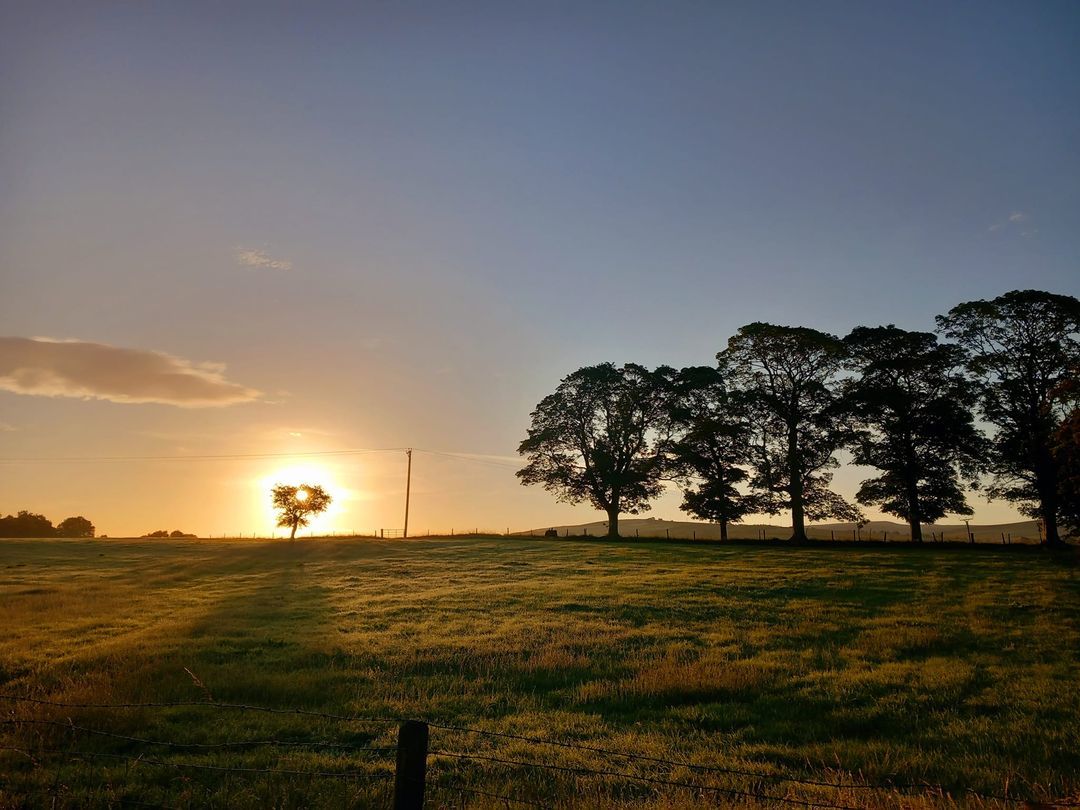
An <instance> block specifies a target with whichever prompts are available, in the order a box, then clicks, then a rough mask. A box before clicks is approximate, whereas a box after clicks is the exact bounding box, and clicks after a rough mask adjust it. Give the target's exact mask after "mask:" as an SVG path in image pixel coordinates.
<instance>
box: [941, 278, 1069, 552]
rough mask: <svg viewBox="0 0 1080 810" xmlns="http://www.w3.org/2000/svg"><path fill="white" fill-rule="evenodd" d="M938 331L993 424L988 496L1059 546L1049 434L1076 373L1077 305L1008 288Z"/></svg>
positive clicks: (1061, 417)
mask: <svg viewBox="0 0 1080 810" xmlns="http://www.w3.org/2000/svg"><path fill="white" fill-rule="evenodd" d="M937 321H938V329H939V331H940V332H942V333H943V334H945V335H946V336H947V337H949V338H951V339H953V340H955V341H956V342H957V343H958V344H959V345H960V346H962V347H963V348H964V349H965V350H967V352H968V355H969V356H968V363H967V365H968V369H969V370H970V371H971V373H972V374H973V375H974V376H975V377H976V378H977V379H978V380H979V381H980V383H981V395H980V397H979V408H980V412H981V414H982V416H983V418H984V419H986V421H987V422H989V423H990V424H991V425H993V426H994V428H995V432H994V435H993V436H992V437H991V442H992V443H991V452H990V454H989V467H990V471H991V472H993V473H994V476H995V480H994V483H993V486H992V487H991V488H990V493H991V495H993V496H995V497H1002V498H1005V499H1006V500H1009V501H1012V502H1013V503H1016V504H1017V505H1018V507H1019V508H1020V510H1021V511H1022V512H1024V513H1025V514H1028V515H1030V516H1032V517H1038V518H1041V520H1042V522H1043V525H1044V527H1045V532H1046V540H1047V542H1048V543H1052V544H1053V543H1058V542H1060V540H1061V536H1060V532H1059V528H1058V526H1059V523H1060V521H1061V518H1062V513H1061V506H1062V504H1061V481H1060V478H1061V473H1060V470H1059V466H1058V465H1059V462H1058V459H1057V457H1056V456H1055V453H1054V446H1055V443H1056V441H1057V440H1056V435H1057V433H1058V431H1059V430H1060V427H1061V425H1062V423H1063V422H1064V421H1065V419H1066V418H1067V417H1068V416H1069V402H1070V400H1069V399H1068V397H1067V396H1066V395H1065V394H1064V393H1063V392H1064V391H1065V383H1067V382H1068V381H1069V380H1070V379H1072V375H1074V374H1075V369H1076V368H1077V367H1080V301H1077V299H1075V298H1073V297H1071V296H1067V295H1055V294H1053V293H1048V292H1042V291H1039V290H1015V291H1013V292H1009V293H1005V294H1004V295H1001V296H998V297H997V298H994V299H992V300H989V301H985V300H979V301H969V302H966V303H963V304H959V305H958V306H955V307H953V308H952V309H951V310H949V312H948V314H946V315H942V316H939V317H938V319H937Z"/></svg>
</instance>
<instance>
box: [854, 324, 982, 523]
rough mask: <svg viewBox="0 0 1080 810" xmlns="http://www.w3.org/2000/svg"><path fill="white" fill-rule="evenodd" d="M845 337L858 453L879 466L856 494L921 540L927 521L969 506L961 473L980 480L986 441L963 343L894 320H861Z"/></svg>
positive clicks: (861, 459)
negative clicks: (973, 407)
mask: <svg viewBox="0 0 1080 810" xmlns="http://www.w3.org/2000/svg"><path fill="white" fill-rule="evenodd" d="M844 343H845V344H846V346H847V348H848V351H849V353H850V358H851V359H850V361H849V368H850V369H851V370H852V371H854V372H856V374H857V376H856V377H854V378H852V379H849V380H847V381H846V382H845V384H844V386H843V399H844V407H845V409H846V410H847V413H848V416H849V418H850V420H851V424H852V426H853V427H854V431H853V434H852V440H851V444H852V450H853V455H854V461H855V463H856V464H862V465H865V466H868V467H876V468H877V469H878V470H880V471H881V474H880V475H878V476H876V477H874V478H869V479H867V480H865V481H863V482H862V485H861V486H860V487H859V491H858V493H856V495H855V499H856V500H857V501H858V502H859V503H861V504H863V505H865V506H880V507H881V509H882V511H884V512H888V513H889V514H890V515H896V516H897V517H899V518H902V519H903V520H906V521H907V523H908V525H909V526H910V527H911V539H912V540H915V541H919V542H921V541H922V524H923V523H933V522H934V521H935V520H939V519H940V518H942V517H944V516H945V515H946V514H950V513H952V514H959V515H970V514H972V510H971V507H969V506H968V505H967V500H966V498H965V496H964V490H963V487H962V486H961V480H960V478H961V476H963V477H964V478H966V479H967V481H968V482H969V484H968V485H969V486H970V487H971V488H973V489H974V488H975V487H976V481H975V479H976V478H977V476H978V472H979V468H980V463H981V459H982V456H983V455H984V453H985V450H986V444H985V440H984V438H983V436H982V434H981V433H980V432H979V430H978V429H977V428H976V427H975V423H974V416H973V414H972V412H971V407H970V404H969V403H971V402H972V401H973V400H974V398H975V387H974V385H973V384H972V382H971V381H970V380H969V379H968V378H967V377H965V376H964V373H963V365H964V359H965V354H964V350H963V349H961V348H960V347H959V346H955V345H949V344H941V343H938V339H937V337H936V336H935V335H933V334H931V333H929V332H908V331H905V330H903V329H898V328H897V327H895V326H891V325H890V326H878V327H866V326H860V327H857V328H856V329H854V330H852V332H851V334H849V335H848V336H847V337H846V338H844Z"/></svg>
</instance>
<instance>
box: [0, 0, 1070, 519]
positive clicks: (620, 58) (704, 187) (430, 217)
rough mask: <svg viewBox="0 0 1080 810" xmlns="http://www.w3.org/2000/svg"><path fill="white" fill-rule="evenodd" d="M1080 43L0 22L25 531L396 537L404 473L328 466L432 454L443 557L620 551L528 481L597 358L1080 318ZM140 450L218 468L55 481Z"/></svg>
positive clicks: (1, 275)
mask: <svg viewBox="0 0 1080 810" xmlns="http://www.w3.org/2000/svg"><path fill="white" fill-rule="evenodd" d="M1078 42H1080V6H1077V5H1076V4H1075V3H1073V2H1053V1H1052V0H1048V1H1047V2H1039V3H1030V2H1020V1H1018V2H978V3H964V2H956V3H931V2H912V3H905V4H900V3H877V2H866V3H856V2H821V3H812V4H811V3H799V2H784V3H776V2H732V3H703V2H702V3H697V2H676V3H655V2H654V3H641V2H611V3H604V2H595V3H560V2H550V3H548V2H545V3H518V2H491V3H480V2H462V3H454V4H446V3H411V2H402V3H385V2H372V3H348V4H346V3H328V2H323V3H320V2H312V3H303V4H299V3H273V2H258V3H255V2H252V3H243V2H236V3H227V4H223V3H209V2H205V3H200V2H183V3H180V2H176V3H168V2H155V3H142V4H132V3H122V2H111V3H101V2H94V1H93V0H82V1H81V2H78V3H63V2H43V3H23V2H12V1H11V0H3V2H0V188H2V193H0V335H3V336H5V340H3V341H0V459H7V460H6V461H5V460H0V512H4V513H7V512H13V511H15V510H17V509H30V510H32V511H36V512H43V513H45V514H46V515H48V516H49V517H51V518H53V519H54V520H55V521H59V520H60V519H62V518H64V517H66V516H68V515H73V514H82V515H86V516H87V517H89V518H90V519H91V520H92V521H93V522H94V523H95V524H96V525H97V527H98V529H99V531H102V532H106V533H108V534H112V535H114V536H116V535H121V534H126V535H130V534H142V533H144V532H148V531H151V530H155V529H161V528H167V529H182V530H185V531H192V532H199V533H202V534H210V533H229V534H236V533H239V532H245V533H252V532H260V533H264V532H267V531H269V530H270V528H271V527H272V523H273V520H272V513H271V512H270V510H269V505H268V489H269V486H270V485H271V484H272V483H274V482H276V481H279V480H288V481H291V482H293V483H296V482H298V481H299V480H310V481H312V482H314V483H324V484H325V485H327V486H328V487H329V488H330V490H331V492H332V494H334V495H335V505H334V507H333V509H332V512H331V513H330V514H329V515H327V516H326V517H325V518H323V519H322V520H321V521H320V522H318V523H316V524H315V525H314V527H313V528H318V529H321V530H323V531H349V530H353V529H356V530H364V531H368V530H373V529H376V528H383V527H385V528H387V529H400V527H401V519H402V509H403V495H404V489H405V465H406V459H405V454H404V452H403V451H401V450H399V449H393V450H388V451H387V452H379V453H365V454H357V455H348V456H345V455H338V456H302V455H299V454H302V453H316V452H325V451H336V450H342V449H353V448H369V449H380V448H405V447H415V448H418V452H417V453H416V454H414V459H413V482H412V485H413V486H412V504H411V506H412V514H411V518H410V525H411V528H412V529H413V530H414V531H416V530H419V531H425V530H427V529H431V530H433V531H439V530H446V529H449V528H456V529H466V528H468V529H471V528H485V529H500V530H502V529H506V528H511V529H527V528H531V527H537V526H544V525H553V524H557V523H563V522H571V521H579V520H590V519H596V518H598V517H599V514H598V513H596V512H594V511H593V510H591V509H590V508H588V507H584V506H579V507H572V506H569V505H565V504H557V503H555V501H554V500H553V499H552V497H551V496H550V495H549V494H547V493H545V492H544V491H542V490H539V489H526V488H523V487H521V486H519V485H518V483H517V481H516V479H515V478H514V475H513V472H514V469H515V466H516V462H515V451H516V448H517V445H518V443H519V442H520V441H521V439H522V438H524V435H525V430H526V428H527V426H528V421H529V413H530V411H531V410H532V408H533V407H534V406H535V405H536V403H537V402H538V401H539V400H540V399H541V398H542V397H543V396H545V395H546V394H548V393H550V392H551V391H552V390H554V388H555V386H556V385H557V384H558V381H559V379H560V378H561V377H563V376H564V375H566V374H568V373H570V372H571V371H573V370H574V369H576V368H578V367H580V366H583V365H589V364H593V363H598V362H603V361H613V362H616V363H623V362H629V361H633V362H638V363H642V364H645V365H649V366H655V365H659V364H669V365H673V366H676V367H678V366H683V365H700V364H707V363H711V362H713V358H714V356H715V354H716V352H717V351H718V350H720V349H722V348H724V345H725V343H726V341H727V339H728V337H730V335H731V334H732V333H734V332H735V330H736V329H738V328H739V327H740V326H742V325H744V324H746V323H749V322H752V321H759V320H764V321H770V322H775V323H784V324H792V325H796V324H797V325H805V326H811V327H814V328H817V329H822V330H826V331H830V332H833V333H836V334H841V335H842V334H845V333H846V332H847V331H848V330H850V329H851V328H852V327H854V326H856V325H859V324H865V325H874V324H885V323H895V324H896V325H898V326H901V327H904V328H908V329H923V330H929V329H932V328H933V318H934V316H935V315H936V314H939V313H942V312H945V311H947V310H948V309H949V308H950V307H952V306H953V305H955V304H956V303H959V302H961V301H965V300H971V299H977V298H985V297H992V296H995V295H998V294H1000V293H1002V292H1005V291H1008V290H1011V289H1017V288H1032V287H1033V288H1039V289H1046V290H1050V291H1053V292H1058V293H1065V294H1070V295H1080V273H1078V272H1077V257H1078V256H1080V182H1078V181H1080V104H1078V103H1077V99H1080V47H1077V43H1078ZM420 450H427V451H437V453H448V454H451V455H438V454H436V453H431V452H428V453H424V452H419V451H420ZM130 456H154V457H161V456H165V457H175V456H183V457H191V456H200V457H202V458H198V459H192V458H188V459H186V460H185V459H172V458H165V459H161V458H157V459H151V460H123V459H120V460H98V461H86V460H73V461H59V460H52V461H50V460H48V459H86V458H99V457H109V458H116V457H130ZM207 456H231V457H230V458H206V457H207ZM237 456H241V457H237ZM251 456H262V457H258V458H253V457H251ZM463 456H464V457H463ZM12 459H31V460H26V461H23V460H20V461H12ZM866 474H867V471H865V470H861V471H860V470H858V469H854V468H844V469H842V470H840V471H838V473H837V477H836V488H837V490H838V491H840V492H841V493H843V494H845V495H848V496H850V495H852V494H853V493H854V491H855V489H856V488H857V484H858V481H859V480H861V478H863V477H866ZM678 503H679V497H678V495H677V494H675V493H672V494H669V495H666V496H664V497H663V498H662V499H660V500H659V501H658V502H657V503H656V506H655V507H654V509H653V511H652V512H651V515H652V516H657V517H663V518H668V519H676V518H679V517H680V516H681V513H680V512H679V511H678ZM972 504H973V506H974V507H975V509H976V520H977V521H981V522H998V521H1006V520H1012V519H1014V518H1015V516H1016V513H1015V512H1014V511H1013V509H1012V508H1011V507H1010V506H1009V505H1007V504H1002V503H987V502H986V501H985V500H983V499H982V498H981V497H978V496H976V497H974V498H973V501H972ZM870 514H871V515H872V516H877V513H875V512H873V510H870ZM776 522H778V523H782V522H783V517H781V518H778V519H776Z"/></svg>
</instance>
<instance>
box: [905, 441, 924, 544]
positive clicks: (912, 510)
mask: <svg viewBox="0 0 1080 810" xmlns="http://www.w3.org/2000/svg"><path fill="white" fill-rule="evenodd" d="M909 455H911V456H914V455H915V454H914V451H912V452H910V454H909ZM915 468H916V465H915V464H914V463H912V464H910V465H908V468H907V469H906V470H905V473H904V475H905V478H906V479H907V510H908V526H910V527H911V539H912V540H913V541H914V542H916V543H921V542H922V518H921V515H922V509H921V507H920V504H919V479H918V477H917V473H915V472H914V470H915Z"/></svg>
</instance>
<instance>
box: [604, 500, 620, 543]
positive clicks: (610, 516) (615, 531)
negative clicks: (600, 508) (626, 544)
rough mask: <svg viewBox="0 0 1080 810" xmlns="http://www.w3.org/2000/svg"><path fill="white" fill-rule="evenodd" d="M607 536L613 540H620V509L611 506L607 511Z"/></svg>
mask: <svg viewBox="0 0 1080 810" xmlns="http://www.w3.org/2000/svg"><path fill="white" fill-rule="evenodd" d="M607 536H608V538H609V539H611V540H618V539H619V507H617V506H609V507H608V510H607Z"/></svg>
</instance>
